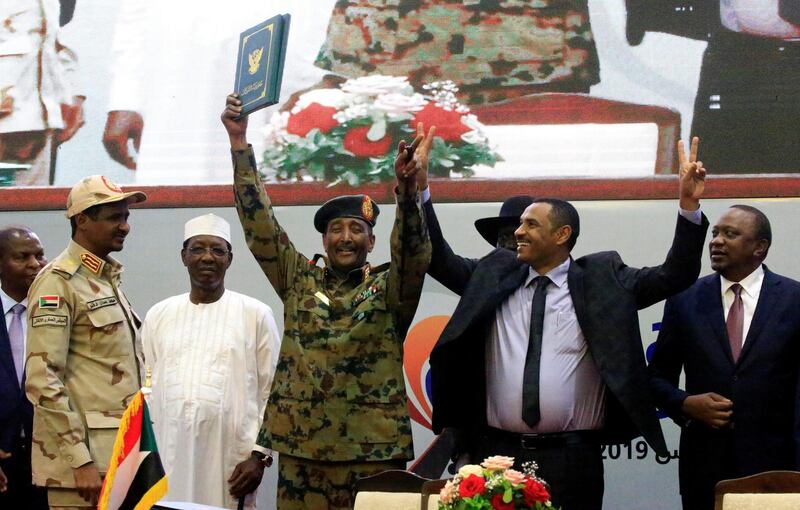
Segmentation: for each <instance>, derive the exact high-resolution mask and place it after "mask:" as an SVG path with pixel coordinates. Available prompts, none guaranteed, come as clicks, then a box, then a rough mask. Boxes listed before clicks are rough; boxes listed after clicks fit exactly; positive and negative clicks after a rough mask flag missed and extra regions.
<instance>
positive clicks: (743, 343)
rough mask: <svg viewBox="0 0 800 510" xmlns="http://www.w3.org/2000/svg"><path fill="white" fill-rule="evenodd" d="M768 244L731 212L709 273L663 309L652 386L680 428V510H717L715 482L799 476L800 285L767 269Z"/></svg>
mask: <svg viewBox="0 0 800 510" xmlns="http://www.w3.org/2000/svg"><path fill="white" fill-rule="evenodd" d="M771 240H772V234H771V229H770V224H769V220H768V219H767V217H766V216H764V214H763V213H762V212H761V211H759V210H758V209H755V208H753V207H750V206H746V205H735V206H733V207H731V208H730V209H728V210H727V211H726V212H725V213H724V214H723V215H722V217H721V218H720V219H719V221H718V222H717V223H716V225H714V227H713V229H712V234H711V242H710V243H709V252H710V255H711V267H712V269H714V271H715V273H714V274H711V275H709V276H706V277H704V278H701V279H700V280H698V281H697V283H695V284H694V285H693V286H692V287H690V288H689V289H688V290H686V291H684V292H682V293H680V294H678V295H676V296H673V297H672V298H670V299H669V300H668V301H667V304H666V306H665V308H664V320H663V321H662V323H661V330H660V332H659V335H658V341H657V342H656V347H655V351H654V353H653V358H652V360H651V362H650V367H649V371H650V376H651V377H650V383H651V388H652V390H653V395H654V399H655V400H656V404H657V405H658V406H659V407H661V408H662V409H664V410H665V411H666V412H667V414H668V415H669V416H670V418H672V419H673V420H675V422H676V423H677V424H678V425H680V426H681V427H682V430H681V443H680V463H679V478H680V486H681V497H682V499H683V508H684V509H686V510H689V509H691V510H694V509H700V510H711V509H712V508H714V486H715V484H716V483H717V482H718V481H720V480H723V479H726V478H737V477H741V476H747V475H751V474H754V473H758V472H761V471H768V470H773V469H788V470H794V469H797V468H798V463H797V457H796V452H797V436H796V434H797V426H796V425H795V421H794V420H795V417H796V416H797V411H798V394H797V386H796V385H797V378H798V366H800V313H798V311H800V283H798V282H796V281H794V280H791V279H789V278H785V277H783V276H780V275H777V274H775V273H773V272H772V271H770V270H769V269H767V267H766V266H765V265H763V262H764V259H765V258H766V256H767V252H768V251H769V246H770V243H771ZM681 368H683V370H684V372H685V373H686V380H685V388H686V389H685V390H682V389H680V388H679V387H678V379H679V377H680V373H681Z"/></svg>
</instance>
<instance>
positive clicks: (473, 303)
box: [418, 139, 708, 510]
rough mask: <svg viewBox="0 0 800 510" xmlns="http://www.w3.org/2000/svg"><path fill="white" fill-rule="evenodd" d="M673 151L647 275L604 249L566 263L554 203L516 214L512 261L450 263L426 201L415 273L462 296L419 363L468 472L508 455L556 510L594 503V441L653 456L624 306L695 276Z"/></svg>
mask: <svg viewBox="0 0 800 510" xmlns="http://www.w3.org/2000/svg"><path fill="white" fill-rule="evenodd" d="M680 153H681V155H682V157H681V168H682V171H681V176H680V206H681V209H682V210H681V214H680V216H679V218H678V224H677V227H676V232H675V238H674V241H673V244H672V248H671V250H670V252H669V254H668V255H667V258H666V260H665V262H664V263H663V264H662V265H660V266H656V267H652V268H644V269H634V268H631V267H628V266H626V265H625V264H624V263H623V262H622V259H621V258H620V256H619V254H618V253H616V252H604V253H596V254H592V255H587V256H585V257H581V258H578V259H572V258H571V256H570V251H571V250H572V247H573V246H574V245H575V241H576V240H577V237H578V233H579V228H580V227H579V219H578V214H577V211H576V210H575V208H574V207H572V205H571V204H569V203H568V202H564V201H562V200H555V199H546V200H545V199H536V200H534V202H533V204H532V205H530V206H529V207H528V208H527V209H526V210H525V212H524V213H523V215H522V217H521V225H520V226H519V228H518V229H517V230H516V232H515V235H516V239H517V254H516V256H515V255H514V253H513V252H510V251H509V250H506V249H504V248H498V249H495V250H493V251H492V252H491V253H489V254H488V255H486V256H485V257H483V258H481V259H478V260H475V259H467V258H463V257H459V256H457V255H455V254H454V253H453V252H452V250H451V249H450V247H449V246H448V245H447V243H446V242H445V240H444V238H443V237H442V233H441V230H440V229H439V225H438V223H437V222H436V221H435V215H434V214H433V207H432V205H431V204H430V201H427V202H426V204H425V207H426V214H427V218H428V219H429V223H428V227H429V231H430V237H431V243H432V245H433V256H432V259H431V266H430V269H429V271H428V272H429V274H431V275H432V276H433V277H434V278H436V279H437V280H438V281H440V282H441V283H442V284H443V285H445V286H446V287H448V288H449V289H450V290H452V291H453V292H455V293H456V294H459V295H460V296H461V300H460V302H459V303H458V306H457V307H456V310H455V311H454V312H453V316H452V317H451V319H450V321H449V322H448V324H447V326H446V327H445V329H444V331H443V332H442V335H441V336H440V338H439V341H438V342H437V344H436V346H435V347H434V349H433V352H432V353H431V357H430V366H431V377H432V390H433V391H432V397H433V398H432V400H433V428H434V431H435V432H437V433H439V432H441V431H442V430H443V429H444V428H446V427H452V428H456V429H459V430H460V431H461V433H462V434H463V435H464V436H465V437H466V443H465V446H466V451H467V453H469V455H470V457H471V459H470V460H471V461H472V462H475V463H477V462H480V461H481V460H482V459H483V458H484V457H486V456H489V455H495V454H500V455H509V456H513V457H515V459H516V462H515V465H516V466H517V467H519V466H520V465H521V464H522V463H524V462H527V461H530V460H535V461H536V462H537V463H538V465H539V474H540V476H542V477H543V478H544V479H545V480H546V481H547V482H549V483H550V484H551V488H552V501H553V504H554V505H555V506H561V507H562V508H563V509H564V510H581V509H600V508H601V506H602V499H603V462H602V455H601V444H603V443H621V442H625V441H628V440H630V439H632V438H634V437H636V436H638V435H644V437H645V439H646V440H647V441H648V442H649V443H650V445H651V446H652V447H653V448H654V449H655V450H656V452H658V453H662V454H663V453H666V445H665V443H664V438H663V436H662V434H661V427H660V425H659V422H658V418H657V417H656V411H655V407H654V405H653V404H652V401H651V398H650V395H649V394H648V391H647V374H646V368H645V361H644V355H643V353H642V343H641V338H640V335H639V323H638V317H637V311H638V310H639V309H641V308H644V307H647V306H650V305H652V304H653V303H656V302H658V301H660V300H662V299H664V298H666V297H667V296H670V295H672V294H674V293H676V292H679V291H681V290H683V289H685V288H687V287H688V286H689V285H691V284H692V283H693V282H694V280H695V279H696V278H697V275H698V274H699V272H700V256H701V253H702V249H703V240H704V237H705V232H706V229H707V227H708V222H707V221H705V219H704V217H703V216H702V214H701V213H700V210H699V197H700V196H701V195H702V192H703V188H704V177H705V170H704V168H703V167H702V163H699V162H697V160H696V159H697V158H696V155H697V141H696V139H695V140H694V141H693V144H692V152H691V156H690V157H689V160H688V161H687V160H686V159H685V156H683V147H682V144H681V146H680ZM422 163H423V164H421V165H419V167H420V173H421V174H423V175H420V176H418V182H419V183H420V187H421V188H424V187H426V185H427V180H426V179H425V176H424V169H425V167H426V165H425V164H424V163H425V162H422ZM427 196H429V195H428V194H427V193H423V199H425V197H427ZM687 218H690V219H687ZM542 276H544V277H547V278H546V279H545V278H541V277H542ZM539 282H542V283H539ZM534 287H535V289H534Z"/></svg>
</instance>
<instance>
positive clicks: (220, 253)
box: [188, 246, 230, 259]
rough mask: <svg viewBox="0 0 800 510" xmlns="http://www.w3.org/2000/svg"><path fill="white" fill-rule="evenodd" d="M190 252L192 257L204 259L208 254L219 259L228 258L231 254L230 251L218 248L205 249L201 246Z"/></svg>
mask: <svg viewBox="0 0 800 510" xmlns="http://www.w3.org/2000/svg"><path fill="white" fill-rule="evenodd" d="M188 251H189V253H190V254H191V255H192V257H202V256H203V255H205V254H206V253H210V254H211V255H213V256H214V257H216V258H218V259H221V258H223V257H226V256H227V255H228V254H229V253H230V251H229V250H226V249H225V248H217V247H211V248H203V247H201V246H195V247H193V248H189V249H188Z"/></svg>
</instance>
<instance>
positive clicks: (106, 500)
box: [97, 391, 167, 510]
mask: <svg viewBox="0 0 800 510" xmlns="http://www.w3.org/2000/svg"><path fill="white" fill-rule="evenodd" d="M166 494H167V475H165V474H164V467H163V466H162V465H161V457H159V455H158V447H157V446H156V437H155V434H154V433H153V426H152V425H151V423H150V412H149V411H148V410H147V402H146V401H145V399H144V395H143V394H142V392H141V391H139V392H137V393H136V395H135V396H134V397H133V400H132V401H131V403H130V404H129V405H128V408H127V409H126V410H125V414H123V415H122V420H121V421H120V425H119V431H118V432H117V439H116V441H115V442H114V452H113V453H112V454H111V462H110V463H109V466H108V473H106V477H105V480H104V481H103V490H102V491H101V492H100V501H99V502H98V504H97V509H98V510H150V508H151V507H152V506H153V505H154V504H156V503H157V502H158V500H160V499H161V498H163V497H164V496H165V495H166Z"/></svg>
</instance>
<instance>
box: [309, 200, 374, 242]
mask: <svg viewBox="0 0 800 510" xmlns="http://www.w3.org/2000/svg"><path fill="white" fill-rule="evenodd" d="M380 212H381V211H380V209H378V204H376V203H375V202H374V201H373V200H372V199H371V198H369V197H368V196H367V195H343V196H341V197H336V198H332V199H330V200H328V201H327V202H325V203H324V204H322V207H320V208H319V210H318V211H317V214H315V215H314V228H316V229H317V230H318V231H319V232H321V233H323V234H324V233H325V230H326V229H327V228H328V222H330V221H331V220H334V219H336V218H358V219H359V220H363V221H366V222H367V223H369V224H370V226H373V227H374V226H375V220H376V219H377V218H378V214H380Z"/></svg>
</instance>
